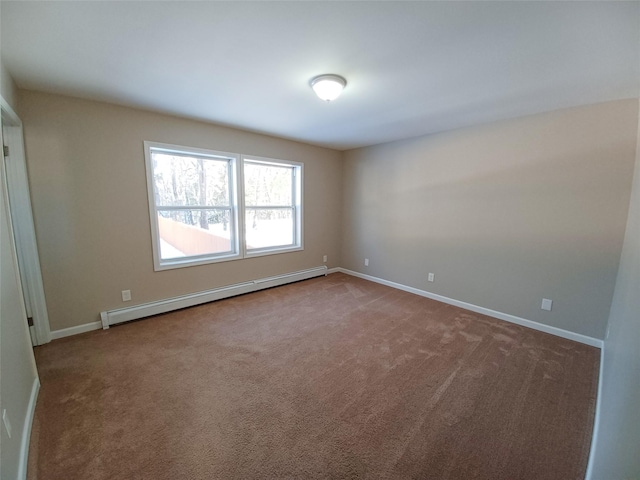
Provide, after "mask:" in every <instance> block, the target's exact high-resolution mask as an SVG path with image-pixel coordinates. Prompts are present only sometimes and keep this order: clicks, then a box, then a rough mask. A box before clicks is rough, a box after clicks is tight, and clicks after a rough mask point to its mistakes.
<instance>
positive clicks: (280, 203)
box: [145, 142, 302, 270]
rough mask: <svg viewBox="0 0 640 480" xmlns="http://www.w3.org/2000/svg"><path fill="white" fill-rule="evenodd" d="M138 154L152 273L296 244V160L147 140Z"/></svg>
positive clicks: (298, 191) (298, 219)
mask: <svg viewBox="0 0 640 480" xmlns="http://www.w3.org/2000/svg"><path fill="white" fill-rule="evenodd" d="M145 158H146V163H147V183H148V194H149V210H150V214H151V227H152V243H153V252H154V266H155V269H156V270H164V269H167V268H176V267H180V266H190V265H199V264H204V263H212V262H218V261H225V260H234V259H239V258H244V257H250V256H257V255H266V254H271V253H281V252H285V251H291V250H299V249H302V205H301V197H302V196H301V190H302V183H301V182H302V165H301V164H298V163H291V162H284V161H280V160H270V159H262V158H246V159H245V158H243V157H241V156H240V155H236V154H228V153H222V152H215V151H209V150H202V149H194V148H186V147H177V146H172V145H163V144H156V143H151V142H145ZM239 170H240V171H242V175H238V171H239ZM241 179H244V180H241Z"/></svg>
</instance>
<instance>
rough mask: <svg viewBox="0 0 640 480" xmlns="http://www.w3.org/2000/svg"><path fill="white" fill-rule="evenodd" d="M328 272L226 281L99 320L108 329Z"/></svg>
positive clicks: (317, 270) (108, 313)
mask: <svg viewBox="0 0 640 480" xmlns="http://www.w3.org/2000/svg"><path fill="white" fill-rule="evenodd" d="M326 274H327V267H326V266H324V265H323V266H321V267H315V268H310V269H308V270H300V271H298V272H291V273H286V274H283V275H276V276H273V277H266V278H259V279H257V280H252V281H249V282H244V283H238V284H236V285H227V286H224V287H219V288H214V289H213V290H207V291H204V292H198V293H194V294H191V295H182V296H180V297H175V298H169V299H167V300H160V301H157V302H150V303H145V304H142V305H135V306H133V307H127V308H120V309H117V310H109V311H106V312H100V318H101V322H98V324H99V325H102V328H104V329H107V328H109V326H110V325H115V324H117V323H123V322H128V321H130V320H137V319H139V318H144V317H150V316H152V315H158V314H160V313H166V312H170V311H173V310H179V309H181V308H187V307H193V306H195V305H200V304H202V303H208V302H213V301H214V300H221V299H223V298H228V297H234V296H236V295H242V294H245V293H250V292H255V291H257V290H263V289H265V288H271V287H277V286H279V285H284V284H287V283H292V282H298V281H300V280H307V279H309V278H313V277H319V276H321V275H326ZM76 328H77V327H76Z"/></svg>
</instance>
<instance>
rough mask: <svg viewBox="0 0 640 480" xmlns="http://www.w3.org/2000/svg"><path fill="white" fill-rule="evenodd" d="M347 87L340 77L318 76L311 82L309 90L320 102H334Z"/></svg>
mask: <svg viewBox="0 0 640 480" xmlns="http://www.w3.org/2000/svg"><path fill="white" fill-rule="evenodd" d="M346 86H347V81H346V80H345V79H344V78H342V77H341V76H340V75H319V76H317V77H315V78H313V79H312V80H311V88H313V91H314V92H316V95H318V97H320V98H321V99H322V100H325V101H327V102H330V101H331V100H335V99H336V98H338V97H339V96H340V94H341V93H342V89H343V88H344V87H346Z"/></svg>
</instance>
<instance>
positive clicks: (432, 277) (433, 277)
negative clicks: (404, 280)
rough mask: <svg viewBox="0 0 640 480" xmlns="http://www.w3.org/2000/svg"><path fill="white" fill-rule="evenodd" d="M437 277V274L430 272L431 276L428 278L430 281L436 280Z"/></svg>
mask: <svg viewBox="0 0 640 480" xmlns="http://www.w3.org/2000/svg"><path fill="white" fill-rule="evenodd" d="M435 278H436V276H435V275H434V274H433V273H430V274H429V278H428V280H429V281H430V282H433V281H434V280H435Z"/></svg>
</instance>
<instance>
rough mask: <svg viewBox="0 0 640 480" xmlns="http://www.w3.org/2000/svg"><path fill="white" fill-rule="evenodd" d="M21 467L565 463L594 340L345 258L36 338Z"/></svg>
mask: <svg viewBox="0 0 640 480" xmlns="http://www.w3.org/2000/svg"><path fill="white" fill-rule="evenodd" d="M36 357H37V362H38V368H39V372H40V379H41V382H42V389H41V391H40V396H39V399H38V404H37V408H36V419H35V424H34V431H33V436H32V441H31V450H30V459H29V460H30V463H29V479H31V480H33V479H40V480H49V479H66V480H74V479H78V480H93V479H150V480H151V479H153V480H163V479H167V480H169V479H171V480H179V479H262V478H265V479H275V478H278V479H293V478H296V479H298V478H300V479H320V478H322V479H349V478H372V479H373V478H375V479H411V478H416V479H418V478H420V479H491V480H498V479H508V480H514V479H536V480H540V479H561V480H568V479H579V478H580V479H581V478H583V477H584V472H585V468H586V463H587V457H588V452H589V447H590V438H591V430H592V424H593V414H594V405H595V395H596V386H597V380H598V366H599V351H598V350H597V349H595V348H592V347H588V346H585V345H581V344H578V343H575V342H571V341H568V340H564V339H561V338H557V337H553V336H551V335H547V334H544V333H541V332H537V331H534V330H529V329H527V328H523V327H519V326H516V325H512V324H509V323H505V322H501V321H499V320H495V319H492V318H489V317H486V316H483V315H479V314H475V313H472V312H469V311H466V310H462V309H459V308H455V307H452V306H449V305H445V304H442V303H438V302H435V301H432V300H429V299H426V298H422V297H419V296H416V295H412V294H409V293H405V292H402V291H399V290H395V289H392V288H389V287H385V286H381V285H378V284H375V283H371V282H367V281H364V280H360V279H357V278H353V277H350V276H347V275H344V274H333V275H330V276H328V277H321V278H318V279H313V280H307V281H305V282H300V283H296V284H292V285H287V286H284V287H279V288H274V289H271V290H265V291H262V292H258V293H253V294H249V295H244V296H241V297H236V298H232V299H228V300H223V301H219V302H215V303H210V304H207V305H202V306H199V307H195V308H192V309H187V310H182V311H179V312H174V313H170V314H166V315H162V316H158V317H155V318H150V319H146V320H142V321H138V322H132V323H128V324H125V325H122V326H117V327H114V328H111V329H110V330H108V331H97V332H91V333H88V334H85V335H79V336H76V337H70V338H66V339H62V340H58V341H54V342H52V343H50V344H48V345H45V346H43V347H38V348H37V349H36Z"/></svg>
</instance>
